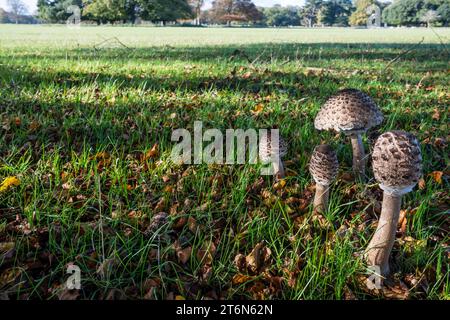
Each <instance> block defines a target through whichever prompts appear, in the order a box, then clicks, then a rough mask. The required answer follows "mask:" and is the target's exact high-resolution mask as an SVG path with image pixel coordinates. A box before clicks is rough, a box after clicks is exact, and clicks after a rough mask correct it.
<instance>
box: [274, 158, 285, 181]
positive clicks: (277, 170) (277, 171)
mask: <svg viewBox="0 0 450 320" xmlns="http://www.w3.org/2000/svg"><path fill="white" fill-rule="evenodd" d="M272 166H273V175H274V176H275V179H276V180H279V179H283V178H284V176H285V173H284V167H283V162H282V161H281V159H280V158H278V159H277V161H274V162H273V164H272Z"/></svg>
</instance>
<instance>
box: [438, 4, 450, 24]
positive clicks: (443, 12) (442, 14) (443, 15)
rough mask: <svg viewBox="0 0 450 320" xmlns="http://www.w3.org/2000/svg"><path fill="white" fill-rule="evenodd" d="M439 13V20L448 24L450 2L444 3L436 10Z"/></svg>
mask: <svg viewBox="0 0 450 320" xmlns="http://www.w3.org/2000/svg"><path fill="white" fill-rule="evenodd" d="M436 12H437V14H438V15H439V21H440V22H441V23H442V25H443V26H448V24H449V23H450V3H444V4H442V5H441V6H439V8H437V10H436Z"/></svg>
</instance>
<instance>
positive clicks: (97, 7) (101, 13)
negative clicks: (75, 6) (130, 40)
mask: <svg viewBox="0 0 450 320" xmlns="http://www.w3.org/2000/svg"><path fill="white" fill-rule="evenodd" d="M128 5H133V8H132V9H131V8H129V7H128ZM83 16H84V17H86V18H87V19H89V20H92V21H96V22H97V23H99V24H100V23H106V22H110V23H114V22H116V21H122V22H127V21H134V1H133V2H131V1H127V0H90V1H89V2H88V1H86V2H85V3H84V10H83Z"/></svg>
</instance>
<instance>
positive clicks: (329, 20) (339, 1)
mask: <svg viewBox="0 0 450 320" xmlns="http://www.w3.org/2000/svg"><path fill="white" fill-rule="evenodd" d="M352 7H353V5H352V2H351V0H328V1H324V2H323V3H322V5H321V7H320V9H319V11H318V13H317V23H319V24H320V25H324V26H332V25H340V26H347V25H348V19H349V16H350V13H351V11H352Z"/></svg>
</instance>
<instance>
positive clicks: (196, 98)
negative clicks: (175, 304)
mask: <svg viewBox="0 0 450 320" xmlns="http://www.w3.org/2000/svg"><path fill="white" fill-rule="evenodd" d="M449 39H450V29H435V30H432V29H417V28H416V29H402V28H401V29H386V30H381V29H380V30H353V29H338V28H336V29H317V30H311V29H246V28H245V29H244V28H242V29H241V28H229V29H228V28H173V27H172V28H170V27H167V28H151V27H82V28H81V29H69V28H67V27H65V26H11V25H9V26H6V25H0V183H2V182H3V184H2V186H3V188H1V187H0V190H1V191H0V298H3V299H6V298H9V299H143V298H144V299H183V298H184V299H219V298H226V299H382V298H391V299H449V298H450V271H449V258H450V249H449V241H450V239H449V229H450V220H449V213H450V211H449V202H450V201H449V200H450V197H449V182H448V176H449V175H450V170H449V167H448V164H449V153H450V152H449V151H450V150H449V146H448V145H449V139H450V135H449V128H448V107H449V104H450V92H449V90H448V87H449V80H450V74H449V71H450V69H449V67H450V65H449V58H450V55H449V49H450V48H449ZM347 87H350V88H357V89H360V90H363V91H365V92H367V93H368V94H370V95H371V96H372V97H373V98H374V99H375V101H376V102H377V103H378V105H379V106H380V108H381V109H382V111H383V113H384V115H385V120H384V122H383V124H382V125H381V126H380V127H377V128H374V129H373V130H371V131H369V132H368V133H367V135H365V136H364V143H365V146H366V150H368V151H370V150H371V148H372V145H373V143H374V141H375V139H376V138H377V136H378V135H380V134H381V133H383V132H385V131H388V130H392V129H401V130H405V131H409V132H411V133H413V134H414V135H416V136H417V137H418V139H419V141H420V143H421V148H422V153H423V158H424V160H423V165H424V175H423V178H422V180H421V182H420V185H419V186H418V187H416V188H415V189H414V191H413V192H411V193H409V194H407V195H406V196H405V197H404V201H403V203H402V209H403V211H402V215H401V221H400V222H399V229H398V232H397V239H396V242H395V245H394V250H393V253H392V261H391V266H392V269H393V277H392V279H389V282H388V284H387V286H386V287H385V288H383V289H381V290H376V289H374V290H370V289H369V288H367V286H366V278H367V276H368V275H367V268H366V266H365V264H364V262H363V260H362V258H361V254H362V252H363V251H364V249H365V247H366V245H367V244H368V242H369V240H370V237H371V235H372V234H373V232H374V230H375V227H376V223H377V219H378V216H379V213H380V203H381V199H382V192H381V191H380V189H379V187H378V185H377V183H376V181H375V180H374V179H373V174H372V171H371V170H370V168H369V170H368V173H369V180H368V182H367V183H365V184H364V183H361V182H355V180H354V179H353V178H352V176H351V175H350V172H351V163H352V160H351V157H352V153H351V147H350V145H349V143H348V141H346V140H345V137H344V136H340V135H335V134H332V133H324V132H319V131H317V130H315V129H314V124H313V120H314V117H315V115H316V114H317V112H318V110H319V108H320V107H321V105H322V104H323V103H324V102H325V101H326V99H327V97H329V96H330V95H332V94H333V93H335V92H336V91H337V90H339V89H342V88H347ZM194 121H203V125H204V130H206V129H208V128H217V129H219V130H221V131H222V132H224V131H225V129H228V128H235V129H237V128H241V129H248V128H269V127H274V126H276V127H278V128H280V132H281V134H282V136H283V137H284V138H285V139H286V140H287V141H288V142H289V151H288V154H287V156H286V162H285V165H286V168H287V173H288V176H287V178H286V179H285V180H284V182H285V184H284V183H281V184H280V183H278V184H274V181H273V178H272V177H267V176H261V175H260V174H259V165H254V164H247V165H234V166H233V165H206V164H203V165H192V166H188V165H175V164H173V163H172V162H171V161H170V159H169V156H170V152H171V149H172V147H173V145H174V144H173V142H171V139H170V138H171V133H172V131H173V130H174V129H177V128H186V129H188V130H192V128H193V124H194ZM321 142H327V143H329V144H331V145H332V146H333V147H334V149H335V150H336V151H337V153H338V157H339V161H340V172H339V176H338V179H337V181H336V182H335V183H334V184H333V185H332V187H331V198H330V206H329V208H328V211H327V212H326V213H325V214H323V215H319V214H315V213H313V210H312V208H311V201H312V196H313V193H314V183H313V180H312V178H311V176H310V174H309V172H308V162H309V158H310V156H311V153H312V150H313V149H314V146H315V145H317V144H320V143H321ZM369 163H370V161H369ZM5 181H9V182H10V183H9V184H10V186H7V183H5ZM162 212H165V213H167V222H166V223H157V222H158V218H161V217H163V214H162ZM163 222H164V221H163ZM245 256H248V259H247V260H245V259H244V257H245ZM69 265H76V266H78V267H79V268H80V271H81V290H67V289H66V288H65V283H66V279H67V278H68V277H69V274H67V273H66V270H67V267H68V266H69Z"/></svg>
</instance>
